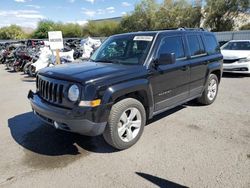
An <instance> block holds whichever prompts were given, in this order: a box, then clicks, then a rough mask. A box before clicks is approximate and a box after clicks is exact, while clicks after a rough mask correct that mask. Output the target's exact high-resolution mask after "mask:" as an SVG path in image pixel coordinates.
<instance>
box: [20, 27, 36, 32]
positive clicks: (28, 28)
mask: <svg viewBox="0 0 250 188" xmlns="http://www.w3.org/2000/svg"><path fill="white" fill-rule="evenodd" d="M22 30H23V31H24V32H25V33H27V34H31V33H32V32H33V31H34V30H35V29H34V28H32V27H22Z"/></svg>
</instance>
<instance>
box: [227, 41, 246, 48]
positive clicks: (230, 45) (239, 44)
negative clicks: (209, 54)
mask: <svg viewBox="0 0 250 188" xmlns="http://www.w3.org/2000/svg"><path fill="white" fill-rule="evenodd" d="M222 49H223V50H250V42H248V41H239V42H228V43H227V44H225V45H224V46H223V47H222Z"/></svg>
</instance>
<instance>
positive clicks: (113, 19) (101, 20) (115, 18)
mask: <svg viewBox="0 0 250 188" xmlns="http://www.w3.org/2000/svg"><path fill="white" fill-rule="evenodd" d="M121 20H122V17H113V18H104V19H98V20H92V21H93V22H103V21H115V22H120V21H121Z"/></svg>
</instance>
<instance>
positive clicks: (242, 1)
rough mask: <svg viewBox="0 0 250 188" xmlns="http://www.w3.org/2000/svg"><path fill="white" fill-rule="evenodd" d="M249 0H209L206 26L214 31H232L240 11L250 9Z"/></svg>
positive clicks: (206, 8) (206, 9)
mask: <svg viewBox="0 0 250 188" xmlns="http://www.w3.org/2000/svg"><path fill="white" fill-rule="evenodd" d="M249 5H250V2H249V0H207V3H206V6H205V26H206V27H209V28H210V29H211V30H212V31H230V30H233V27H234V19H235V18H236V17H237V16H238V15H239V13H240V12H246V11H247V10H249Z"/></svg>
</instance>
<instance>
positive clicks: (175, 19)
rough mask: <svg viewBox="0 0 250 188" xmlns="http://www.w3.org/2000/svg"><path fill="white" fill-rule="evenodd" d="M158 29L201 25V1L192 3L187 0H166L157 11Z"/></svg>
mask: <svg viewBox="0 0 250 188" xmlns="http://www.w3.org/2000/svg"><path fill="white" fill-rule="evenodd" d="M156 17H157V19H156V20H157V23H156V28H157V29H167V28H178V27H200V23H201V18H202V13H201V3H200V2H199V1H197V3H196V4H195V5H191V4H190V3H188V2H187V1H186V0H177V1H173V0H165V1H164V2H163V4H162V5H161V6H160V9H159V11H158V12H157V15H156Z"/></svg>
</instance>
